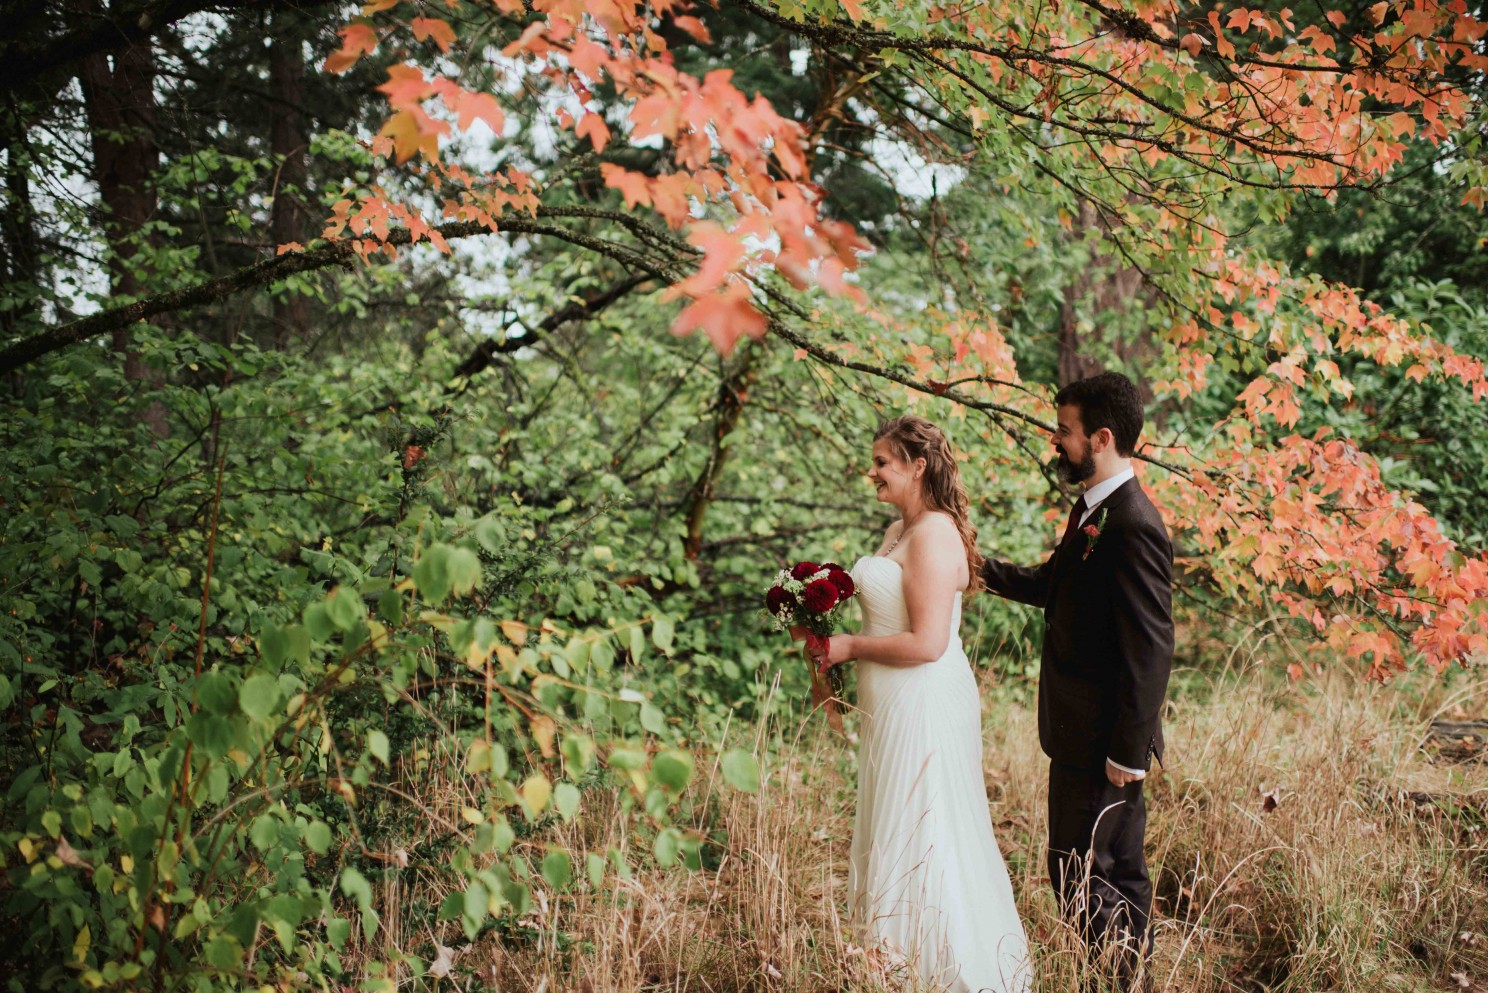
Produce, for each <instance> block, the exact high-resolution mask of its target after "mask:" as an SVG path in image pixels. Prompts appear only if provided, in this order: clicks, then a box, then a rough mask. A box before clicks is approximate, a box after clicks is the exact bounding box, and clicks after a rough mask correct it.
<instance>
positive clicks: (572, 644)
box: [563, 635, 589, 675]
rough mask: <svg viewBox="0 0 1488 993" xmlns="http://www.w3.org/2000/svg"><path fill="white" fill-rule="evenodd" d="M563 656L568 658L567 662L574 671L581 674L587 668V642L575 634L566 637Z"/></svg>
mask: <svg viewBox="0 0 1488 993" xmlns="http://www.w3.org/2000/svg"><path fill="white" fill-rule="evenodd" d="M563 657H564V658H566V659H568V664H569V666H570V667H571V668H572V669H573V671H574V672H577V673H579V674H580V675H583V673H584V671H585V670H586V669H588V668H589V642H587V641H585V640H584V639H583V638H580V637H578V636H577V635H575V636H574V637H572V638H570V639H568V644H567V645H566V646H564V649H563Z"/></svg>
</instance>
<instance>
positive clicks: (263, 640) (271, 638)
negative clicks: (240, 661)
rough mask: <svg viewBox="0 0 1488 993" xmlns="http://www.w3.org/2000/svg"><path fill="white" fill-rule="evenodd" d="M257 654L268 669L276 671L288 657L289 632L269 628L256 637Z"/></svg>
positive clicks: (275, 627) (273, 627) (274, 627)
mask: <svg viewBox="0 0 1488 993" xmlns="http://www.w3.org/2000/svg"><path fill="white" fill-rule="evenodd" d="M258 653H259V655H261V656H262V657H263V660H264V664H266V665H267V666H268V667H269V668H270V669H278V668H279V667H280V666H282V665H284V660H285V659H286V658H288V657H289V632H287V631H286V630H285V629H284V628H281V627H277V626H270V627H268V628H265V629H264V631H263V633H262V634H260V635H259V636H258Z"/></svg>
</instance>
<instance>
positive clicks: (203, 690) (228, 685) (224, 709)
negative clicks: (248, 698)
mask: <svg viewBox="0 0 1488 993" xmlns="http://www.w3.org/2000/svg"><path fill="white" fill-rule="evenodd" d="M196 699H197V702H198V703H200V704H201V705H202V706H203V707H205V708H207V710H209V711H211V712H212V713H214V714H230V713H232V712H233V710H235V709H236V708H237V706H238V693H237V690H236V688H234V686H233V681H232V679H231V677H229V676H228V675H227V674H226V673H222V672H217V671H216V670H213V671H211V672H208V673H206V674H204V675H203V676H202V678H201V682H199V683H197V684H196Z"/></svg>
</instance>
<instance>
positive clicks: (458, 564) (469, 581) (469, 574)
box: [446, 548, 481, 596]
mask: <svg viewBox="0 0 1488 993" xmlns="http://www.w3.org/2000/svg"><path fill="white" fill-rule="evenodd" d="M446 568H448V569H449V577H450V588H451V589H452V590H454V593H455V595H456V596H464V595H465V594H466V593H469V592H470V591H471V590H473V589H475V588H476V587H477V586H478V585H480V580H481V564H480V557H479V556H477V555H476V554H475V553H474V552H472V551H471V550H470V549H468V548H452V549H450V553H449V564H448V566H447V567H446Z"/></svg>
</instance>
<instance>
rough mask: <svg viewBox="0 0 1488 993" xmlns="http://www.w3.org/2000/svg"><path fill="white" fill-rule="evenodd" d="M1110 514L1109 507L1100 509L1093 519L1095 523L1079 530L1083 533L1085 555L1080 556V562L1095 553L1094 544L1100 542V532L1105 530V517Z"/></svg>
mask: <svg viewBox="0 0 1488 993" xmlns="http://www.w3.org/2000/svg"><path fill="white" fill-rule="evenodd" d="M1110 512H1111V508H1110V507H1102V508H1101V512H1100V513H1099V514H1097V515H1096V517H1095V523H1094V524H1087V525H1085V526H1084V527H1083V528H1081V529H1080V530H1081V531H1083V532H1084V533H1085V554H1084V555H1081V556H1080V561H1081V562H1084V561H1085V560H1086V559H1088V558H1090V553H1091V552H1093V551H1095V543H1096V542H1098V541H1100V536H1101V532H1102V531H1104V530H1105V529H1106V515H1107V514H1109V513H1110Z"/></svg>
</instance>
